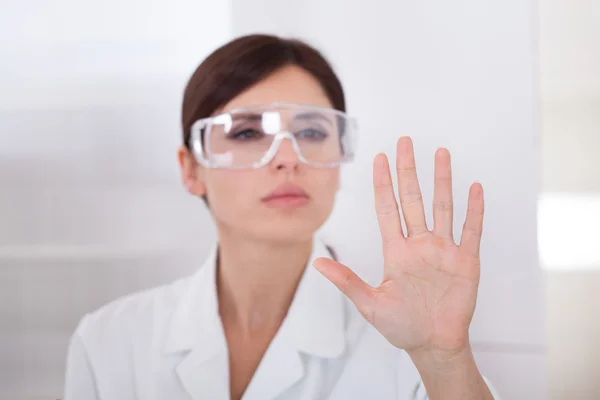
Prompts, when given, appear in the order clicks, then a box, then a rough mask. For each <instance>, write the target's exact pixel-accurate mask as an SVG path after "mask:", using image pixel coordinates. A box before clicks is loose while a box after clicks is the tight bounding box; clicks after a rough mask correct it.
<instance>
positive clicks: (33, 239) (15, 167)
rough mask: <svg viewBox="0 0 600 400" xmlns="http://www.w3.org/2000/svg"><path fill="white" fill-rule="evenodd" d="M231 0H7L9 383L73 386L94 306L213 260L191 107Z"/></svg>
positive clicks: (2, 139)
mask: <svg viewBox="0 0 600 400" xmlns="http://www.w3.org/2000/svg"><path fill="white" fill-rule="evenodd" d="M207 15H210V18H207ZM230 15H231V12H230V4H229V3H228V2H226V1H210V0H202V1H194V2H191V1H186V0H177V1H169V2H164V1H157V0H156V1H155V0H151V1H148V0H144V1H141V0H140V1H138V0H128V1H119V0H109V1H102V2H81V1H75V0H56V1H52V2H47V1H42V0H29V1H25V2H22V1H10V2H7V1H4V2H3V3H2V12H0V37H2V39H0V40H1V42H0V59H1V60H2V62H0V77H1V78H0V79H2V81H1V82H0V87H1V89H0V294H1V295H0V297H1V299H2V300H1V301H0V398H2V399H21V398H26V397H25V396H29V397H27V398H33V397H32V396H39V398H40V399H41V398H43V399H55V398H58V397H60V396H61V395H62V385H63V374H64V361H65V355H66V346H67V341H68V338H69V336H70V335H71V333H72V331H73V329H74V328H75V324H76V323H77V321H78V319H79V318H81V316H82V315H83V313H85V312H88V311H91V310H92V309H94V308H96V307H98V306H99V305H101V304H103V303H105V302H107V301H109V300H111V299H114V298H116V297H117V296H120V295H123V294H126V293H129V292H132V291H135V290H138V289H140V288H144V287H149V286H153V285H156V284H158V283H162V282H165V281H168V280H171V279H173V278H174V277H176V276H180V275H182V274H184V273H188V272H189V271H191V270H192V269H194V268H196V267H197V266H198V265H199V263H200V262H201V260H203V258H204V255H205V251H206V250H207V247H208V245H209V243H210V242H211V239H212V236H211V235H212V229H211V228H210V226H211V224H210V219H209V215H208V214H207V213H206V212H205V211H204V208H203V205H202V203H201V202H200V201H196V202H194V201H193V200H192V199H190V197H189V196H186V194H185V193H184V191H183V190H182V189H181V185H180V184H179V180H178V168H177V162H176V149H177V147H178V146H179V144H180V134H181V129H180V127H179V112H180V104H181V99H182V93H183V87H184V85H185V83H186V79H187V78H188V77H189V75H190V74H191V72H192V71H193V69H194V68H195V67H196V66H197V64H198V63H199V62H200V60H201V59H203V58H204V57H205V56H206V55H207V54H208V53H209V52H210V51H212V50H213V49H214V48H215V47H216V46H218V45H220V44H222V43H223V42H225V41H227V40H229V39H230V28H231V27H230Z"/></svg>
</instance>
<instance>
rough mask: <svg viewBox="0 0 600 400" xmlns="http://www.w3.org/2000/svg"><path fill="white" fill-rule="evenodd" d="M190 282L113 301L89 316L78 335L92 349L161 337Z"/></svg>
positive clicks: (79, 325) (82, 321) (173, 284)
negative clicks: (142, 338) (141, 338)
mask: <svg viewBox="0 0 600 400" xmlns="http://www.w3.org/2000/svg"><path fill="white" fill-rule="evenodd" d="M190 280H191V277H186V278H183V279H179V280H177V281H174V282H171V283H169V284H165V285H161V286H157V287H154V288H151V289H146V290H143V291H140V292H136V293H133V294H130V295H127V296H123V297H121V298H118V299H116V300H113V301H111V302H109V303H107V304H105V305H103V306H102V307H100V308H98V309H97V310H95V311H93V312H90V313H88V314H86V315H85V316H84V317H83V318H82V319H81V321H80V322H79V324H78V326H77V328H76V330H75V333H74V336H77V337H78V338H79V339H80V340H81V341H82V342H83V344H84V345H85V347H86V348H88V347H98V346H103V345H104V346H108V345H111V346H114V345H118V344H119V343H123V342H130V341H131V340H133V339H135V338H137V337H149V336H156V335H157V334H161V330H163V329H164V328H166V326H167V325H168V322H169V321H170V319H171V318H172V315H173V313H174V310H175V309H176V307H177V304H178V303H179V301H180V298H181V296H182V294H183V293H184V292H185V291H186V288H187V286H189V284H190ZM123 344H125V343H123Z"/></svg>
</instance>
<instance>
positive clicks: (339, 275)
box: [313, 258, 374, 320]
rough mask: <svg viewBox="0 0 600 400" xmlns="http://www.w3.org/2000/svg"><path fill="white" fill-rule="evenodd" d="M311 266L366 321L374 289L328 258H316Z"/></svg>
mask: <svg viewBox="0 0 600 400" xmlns="http://www.w3.org/2000/svg"><path fill="white" fill-rule="evenodd" d="M313 266H314V267H315V268H316V269H317V271H319V272H320V273H321V274H323V275H324V276H325V278H327V279H329V280H330V281H331V283H333V284H334V285H335V286H336V287H337V288H338V289H340V290H341V291H342V293H344V294H345V295H346V297H348V298H349V299H350V301H352V303H354V305H355V306H356V308H357V309H358V311H359V312H360V313H361V314H362V315H363V316H364V317H365V318H366V319H367V320H369V317H370V316H371V315H372V305H373V293H374V289H373V287H371V286H370V285H369V284H367V283H366V282H365V281H363V280H362V279H360V278H359V277H358V275H356V274H355V273H354V272H353V271H352V270H351V269H350V268H348V267H346V266H345V265H344V264H340V263H339V262H337V261H333V260H331V259H329V258H318V259H316V260H315V261H314V263H313Z"/></svg>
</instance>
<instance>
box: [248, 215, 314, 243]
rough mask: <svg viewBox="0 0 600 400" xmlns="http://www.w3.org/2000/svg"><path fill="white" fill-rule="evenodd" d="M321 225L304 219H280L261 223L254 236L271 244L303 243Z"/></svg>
mask: <svg viewBox="0 0 600 400" xmlns="http://www.w3.org/2000/svg"><path fill="white" fill-rule="evenodd" d="M321 225H322V223H320V221H315V220H309V219H306V218H304V219H300V218H285V217H281V218H279V219H277V220H270V221H263V222H262V223H261V225H260V229H257V230H256V231H257V232H256V234H257V235H258V236H260V237H263V238H265V239H267V240H270V241H273V242H284V243H293V242H304V241H307V240H311V239H312V237H313V236H314V234H315V232H316V231H317V230H318V229H319V227H320V226H321Z"/></svg>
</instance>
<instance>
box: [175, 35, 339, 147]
mask: <svg viewBox="0 0 600 400" xmlns="http://www.w3.org/2000/svg"><path fill="white" fill-rule="evenodd" d="M288 65H295V66H298V67H300V68H302V69H304V70H305V71H307V72H308V73H310V74H311V75H312V76H314V78H315V79H316V80H317V81H318V82H319V83H320V84H321V86H322V88H323V90H324V92H325V94H326V95H327V97H328V98H329V101H331V104H332V105H333V108H335V109H337V110H340V111H346V102H345V98H344V90H343V88H342V84H341V82H340V80H339V79H338V77H337V75H336V74H335V72H334V71H333V68H332V67H331V65H330V64H329V62H328V61H327V60H326V59H325V57H323V55H322V54H321V53H320V52H319V51H318V50H316V49H315V48H313V47H311V46H309V45H308V44H306V43H304V42H302V41H300V40H297V39H283V38H280V37H277V36H271V35H248V36H242V37H239V38H237V39H234V40H233V41H231V42H229V43H227V44H225V45H224V46H222V47H220V48H218V49H217V50H215V51H214V52H213V53H212V54H211V55H209V56H208V57H207V58H206V59H205V60H204V61H203V62H202V63H201V64H200V65H199V66H198V68H197V69H196V71H195V72H194V73H193V74H192V77H191V78H190V80H189V82H188V84H187V86H186V88H185V92H184V95H183V105H182V110H181V123H182V128H183V143H184V145H185V146H187V147H188V148H189V145H190V144H189V139H190V129H191V126H192V124H193V123H194V122H195V121H197V120H198V119H201V118H206V117H209V116H211V115H212V114H213V113H214V112H215V111H217V110H218V109H219V108H221V107H223V106H224V105H225V104H227V103H228V102H229V101H231V100H232V99H233V98H234V97H236V96H237V95H239V94H240V93H242V92H243V91H245V90H246V89H248V88H249V87H251V86H253V85H255V84H256V83H258V82H260V81H261V80H263V79H265V78H267V77H268V76H269V75H271V74H272V73H274V72H275V71H276V70H278V69H280V68H283V67H285V66H288Z"/></svg>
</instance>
